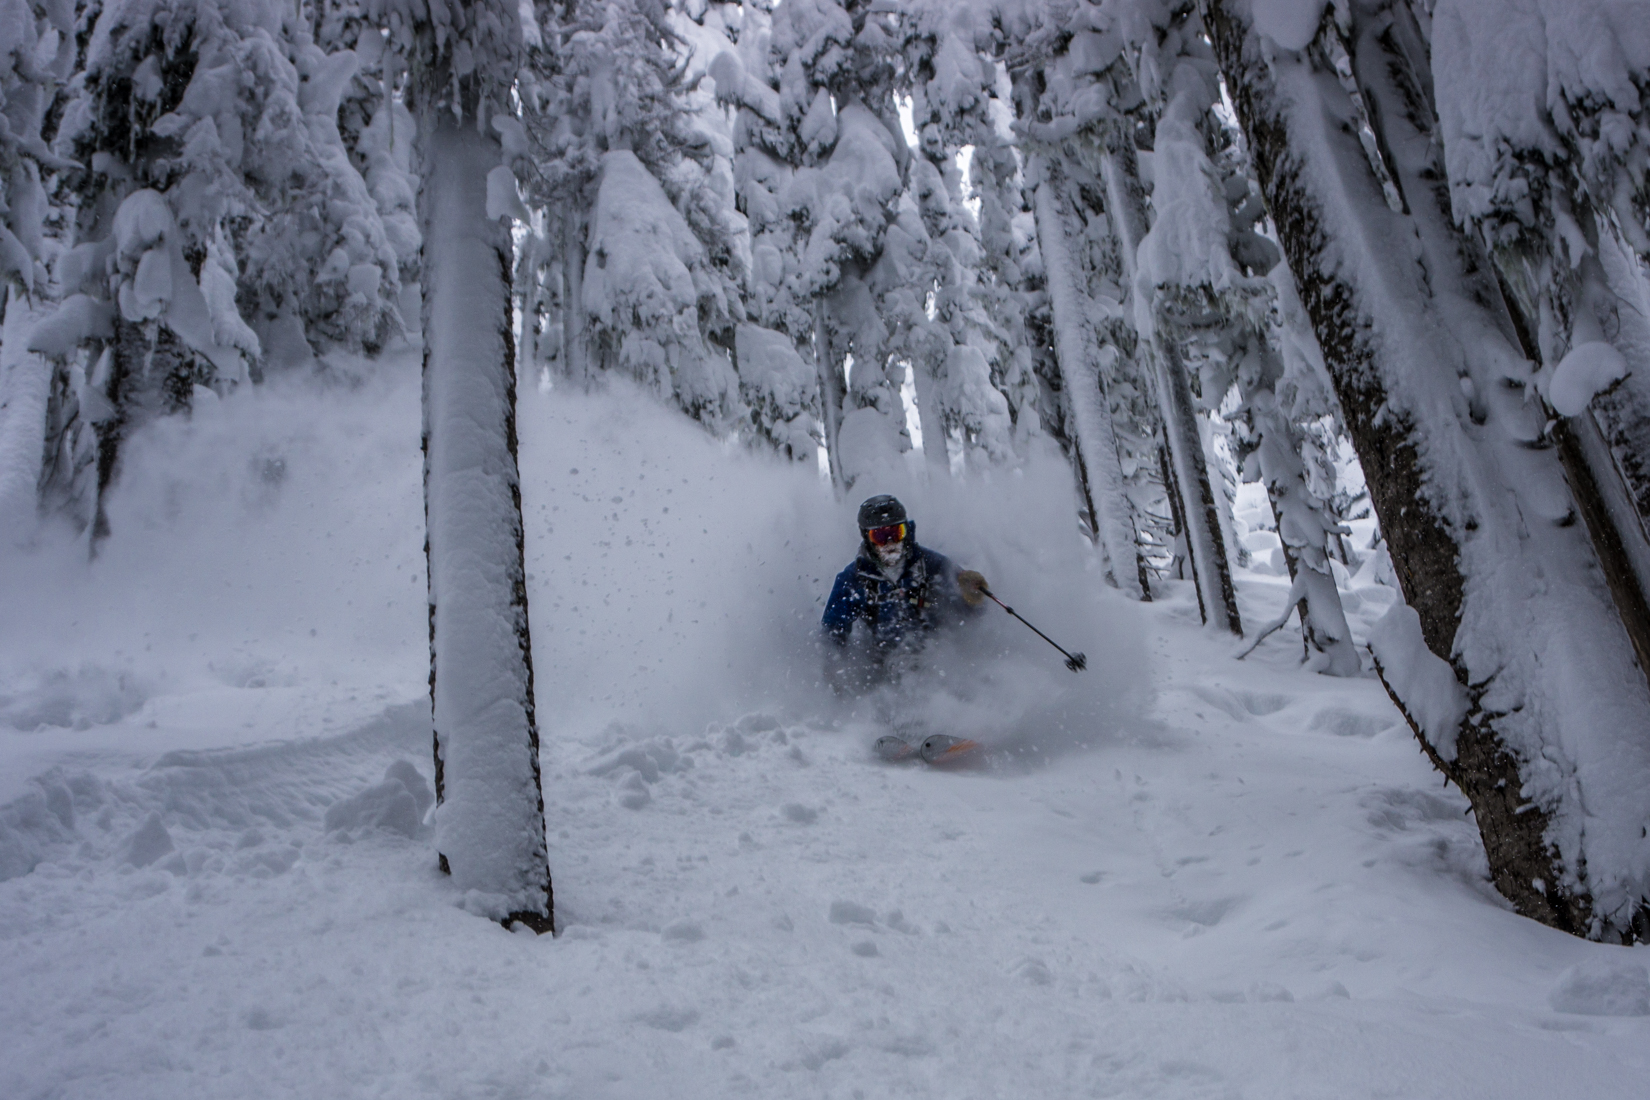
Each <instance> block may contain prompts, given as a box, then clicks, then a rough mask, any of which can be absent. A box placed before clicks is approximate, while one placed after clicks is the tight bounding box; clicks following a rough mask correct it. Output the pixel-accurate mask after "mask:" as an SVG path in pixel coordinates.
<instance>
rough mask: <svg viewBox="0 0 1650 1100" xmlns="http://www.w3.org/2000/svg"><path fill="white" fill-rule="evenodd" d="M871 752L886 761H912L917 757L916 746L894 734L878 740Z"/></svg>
mask: <svg viewBox="0 0 1650 1100" xmlns="http://www.w3.org/2000/svg"><path fill="white" fill-rule="evenodd" d="M871 751H872V752H874V753H876V754H877V755H878V756H879V757H881V758H882V759H884V760H912V759H915V758H916V755H917V747H916V746H915V745H913V744H911V742H909V741H907V740H905V739H904V738H903V737H895V736H894V735H893V734H888V735H886V736H884V737H879V738H877V740H876V743H875V744H874V745H872V746H871Z"/></svg>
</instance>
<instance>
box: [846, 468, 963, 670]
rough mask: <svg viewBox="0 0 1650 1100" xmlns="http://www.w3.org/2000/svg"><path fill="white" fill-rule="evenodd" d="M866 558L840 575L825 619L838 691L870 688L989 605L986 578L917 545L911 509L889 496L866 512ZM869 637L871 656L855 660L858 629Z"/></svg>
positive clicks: (862, 552) (862, 554)
mask: <svg viewBox="0 0 1650 1100" xmlns="http://www.w3.org/2000/svg"><path fill="white" fill-rule="evenodd" d="M859 530H860V535H861V536H862V538H861V541H860V546H859V556H858V557H857V558H855V559H854V561H853V562H852V563H850V564H849V566H848V568H846V569H844V570H843V571H842V572H841V573H839V574H837V578H836V584H835V585H834V586H833V587H832V589H831V598H830V601H829V602H828V603H827V604H826V605H825V615H824V618H823V619H822V620H821V626H822V627H823V629H824V635H825V638H826V640H827V646H826V654H827V667H826V675H827V677H828V679H829V680H830V683H831V686H832V688H833V689H834V690H836V691H838V692H842V691H845V690H850V689H854V688H860V687H864V686H868V685H869V684H870V683H872V682H874V681H876V680H880V679H883V678H885V677H887V676H888V675H889V674H890V673H891V672H893V671H896V670H897V669H898V667H899V663H898V662H897V661H895V660H893V659H894V658H896V657H897V656H898V655H901V654H906V655H908V654H911V653H914V652H916V650H917V649H919V648H921V645H922V641H923V639H924V638H925V637H926V636H927V635H928V634H929V633H930V632H932V631H933V630H934V629H936V628H937V627H939V626H941V625H946V624H951V623H957V622H961V621H963V620H965V619H966V618H968V616H969V615H970V614H972V613H973V612H974V611H976V610H977V609H978V608H979V607H980V605H981V603H982V602H983V600H984V598H985V597H984V593H985V591H986V589H987V585H986V583H985V577H983V576H982V575H980V574H979V573H977V572H975V571H974V570H972V569H962V570H959V569H958V568H957V565H956V563H955V562H953V561H952V560H951V559H950V558H948V557H946V556H945V555H944V554H940V553H937V552H935V551H933V550H929V549H926V548H924V547H922V546H919V545H917V539H916V525H915V524H914V523H912V522H911V518H910V517H909V516H908V515H906V512H905V506H904V505H903V504H901V503H900V502H899V501H898V500H896V499H895V498H893V497H891V496H888V495H886V494H884V495H882V496H874V497H872V498H870V499H869V500H867V501H866V502H865V503H863V504H861V505H860V506H859ZM856 622H863V623H864V624H865V625H866V628H867V630H868V632H869V635H870V638H869V643H870V644H869V650H870V652H869V654H868V655H867V657H865V658H864V659H861V660H857V661H856V660H854V659H852V658H853V655H852V654H850V652H849V641H850V638H851V636H852V634H853V629H854V623H856Z"/></svg>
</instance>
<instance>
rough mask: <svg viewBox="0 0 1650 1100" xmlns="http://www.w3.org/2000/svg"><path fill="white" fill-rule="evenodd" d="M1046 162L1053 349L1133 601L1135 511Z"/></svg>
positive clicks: (1108, 544) (1105, 534)
mask: <svg viewBox="0 0 1650 1100" xmlns="http://www.w3.org/2000/svg"><path fill="white" fill-rule="evenodd" d="M1038 159H1039V160H1041V161H1042V165H1041V172H1040V173H1039V175H1040V176H1041V178H1040V180H1039V181H1038V183H1037V192H1036V202H1037V207H1036V212H1037V218H1036V220H1037V242H1038V245H1039V247H1040V248H1041V250H1042V253H1043V271H1044V273H1045V277H1046V279H1047V280H1048V296H1049V304H1050V306H1051V308H1052V311H1053V314H1054V350H1055V355H1056V357H1057V358H1058V359H1059V362H1060V373H1061V375H1062V377H1063V378H1064V382H1065V384H1064V390H1065V396H1066V401H1067V408H1068V409H1069V410H1070V412H1071V419H1072V421H1073V423H1074V425H1075V427H1076V431H1074V432H1073V433H1072V435H1073V437H1074V441H1075V443H1076V451H1077V461H1078V463H1079V465H1080V469H1081V473H1082V481H1083V483H1084V486H1085V488H1086V490H1087V493H1088V498H1089V500H1090V501H1091V504H1092V508H1093V511H1094V523H1095V527H1096V531H1095V534H1096V535H1097V536H1098V540H1099V543H1100V547H1101V549H1103V550H1104V551H1105V553H1106V557H1107V559H1108V560H1109V561H1110V562H1111V572H1112V578H1113V580H1114V581H1115V582H1116V584H1117V587H1118V588H1120V589H1122V590H1123V591H1124V592H1125V593H1127V594H1128V595H1129V596H1132V597H1133V598H1134V599H1137V600H1140V599H1144V598H1145V596H1146V592H1147V582H1146V566H1145V560H1144V559H1143V558H1142V557H1141V555H1140V548H1139V546H1138V544H1137V539H1136V537H1135V528H1134V516H1133V510H1132V508H1131V506H1130V504H1129V499H1128V496H1127V494H1126V493H1125V492H1124V488H1123V467H1122V464H1121V462H1120V461H1119V459H1118V454H1117V438H1116V434H1115V430H1114V428H1113V426H1112V419H1111V408H1110V406H1109V405H1108V404H1107V401H1106V392H1105V389H1104V383H1103V382H1102V381H1101V377H1100V346H1099V342H1098V341H1097V339H1096V338H1095V334H1094V326H1093V324H1092V322H1091V321H1090V320H1089V318H1088V316H1087V313H1086V311H1085V305H1086V299H1087V295H1086V294H1084V293H1083V292H1082V290H1081V289H1080V288H1079V286H1078V283H1077V267H1076V261H1075V258H1074V257H1073V256H1072V255H1071V249H1070V246H1069V245H1068V243H1067V239H1066V236H1067V233H1068V232H1069V227H1070V224H1071V219H1070V218H1069V217H1068V216H1067V215H1066V212H1065V209H1064V199H1063V198H1062V197H1061V196H1060V193H1059V188H1060V184H1059V179H1058V175H1057V170H1056V169H1055V167H1054V165H1053V164H1052V163H1050V161H1049V160H1048V159H1047V158H1042V157H1039V158H1038Z"/></svg>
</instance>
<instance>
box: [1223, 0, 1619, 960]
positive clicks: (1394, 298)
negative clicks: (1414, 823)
mask: <svg viewBox="0 0 1650 1100" xmlns="http://www.w3.org/2000/svg"><path fill="white" fill-rule="evenodd" d="M1205 10H1206V20H1205V23H1206V27H1207V29H1208V31H1209V34H1210V37H1211V40H1212V42H1213V45H1214V48H1215V53H1216V56H1217V58H1218V60H1219V63H1220V66H1221V69H1222V71H1223V72H1224V75H1225V78H1226V83H1227V86H1228V89H1229V90H1230V92H1231V94H1232V98H1233V101H1234V103H1235V105H1236V108H1237V114H1238V118H1239V120H1240V122H1241V123H1242V126H1243V129H1244V132H1245V134H1246V135H1247V137H1248V140H1249V145H1250V151H1251V154H1252V156H1253V157H1254V161H1255V165H1256V168H1257V170H1258V173H1259V176H1260V179H1261V185H1262V189H1263V192H1264V194H1265V197H1266V201H1267V206H1268V209H1269V211H1270V213H1271V215H1272V217H1273V220H1274V222H1275V223H1276V225H1277V228H1278V234H1279V237H1280V239H1281V241H1282V243H1283V246H1284V252H1285V255H1286V256H1287V257H1288V261H1289V265H1290V268H1291V269H1292V271H1293V272H1294V275H1295V279H1296V283H1297V285H1298V286H1299V288H1300V290H1301V296H1302V300H1303V302H1304V304H1305V305H1306V308H1307V311H1308V314H1309V316H1310V317H1311V319H1312V324H1313V328H1314V330H1315V331H1316V334H1317V337H1318V343H1319V345H1320V347H1321V348H1322V349H1323V352H1324V357H1325V360H1326V362H1327V364H1328V366H1329V370H1330V374H1331V376H1332V379H1333V381H1334V384H1335V389H1336V391H1337V393H1338V395H1339V397H1340V401H1341V406H1342V409H1343V411H1344V413H1345V419H1346V424H1347V428H1348V430H1349V433H1350V435H1351V437H1352V441H1353V445H1354V446H1355V447H1356V449H1357V452H1358V457H1359V460H1360V462H1361V463H1362V466H1363V469H1364V472H1365V475H1366V477H1367V478H1368V481H1369V487H1370V496H1371V500H1372V502H1373V504H1374V506H1375V510H1376V513H1377V515H1378V517H1379V519H1380V523H1381V529H1382V531H1383V532H1384V533H1385V534H1386V537H1387V543H1388V547H1389V548H1390V550H1391V552H1392V560H1393V565H1394V568H1395V571H1396V573H1397V576H1398V580H1399V583H1400V586H1401V588H1402V592H1403V595H1404V597H1405V600H1406V601H1407V605H1408V606H1407V607H1403V606H1401V607H1398V608H1395V609H1394V611H1393V612H1392V613H1391V614H1390V615H1389V616H1388V619H1386V620H1383V623H1382V628H1381V629H1379V630H1378V633H1381V635H1382V638H1383V640H1382V641H1380V642H1379V643H1378V644H1377V646H1376V656H1377V659H1378V662H1379V664H1380V666H1381V667H1382V668H1383V671H1384V672H1385V673H1386V677H1385V678H1386V680H1387V685H1388V690H1389V691H1390V692H1391V693H1392V694H1393V697H1394V700H1395V702H1397V703H1398V705H1399V706H1400V708H1401V709H1402V710H1403V712H1404V714H1405V717H1406V718H1407V719H1408V720H1409V722H1410V724H1411V726H1412V727H1413V728H1414V729H1415V731H1416V734H1417V736H1418V737H1419V738H1420V740H1421V744H1422V747H1423V749H1424V750H1425V751H1426V752H1427V754H1428V755H1429V757H1431V759H1432V760H1433V762H1434V763H1435V764H1436V765H1437V766H1438V767H1439V768H1440V769H1441V770H1442V771H1443V772H1444V773H1445V775H1447V776H1448V777H1449V778H1450V779H1451V780H1452V781H1454V782H1455V783H1456V784H1457V785H1458V786H1459V787H1460V788H1461V789H1462V791H1463V792H1464V793H1465V794H1466V795H1467V797H1468V799H1469V800H1470V801H1471V803H1472V807H1473V811H1474V814H1475V816H1476V818H1477V821H1478V826H1479V830H1480V833H1481V835H1482V836H1483V839H1484V846H1485V851H1486V854H1487V855H1488V857H1489V865H1490V870H1491V874H1492V876H1493V878H1494V881H1495V885H1496V887H1497V889H1499V890H1500V891H1501V893H1502V894H1503V895H1505V896H1506V897H1507V898H1508V899H1509V900H1510V901H1512V903H1513V905H1514V906H1515V907H1516V908H1517V909H1518V911H1519V912H1521V913H1523V914H1525V915H1526V916H1530V917H1533V918H1535V919H1537V920H1540V921H1542V922H1543V923H1546V924H1549V925H1552V926H1553V927H1556V928H1560V929H1563V930H1565V931H1568V932H1571V933H1574V934H1577V935H1586V936H1589V937H1592V938H1596V939H1632V938H1634V937H1635V936H1636V935H1642V933H1643V923H1642V922H1643V921H1644V917H1645V909H1644V898H1645V896H1646V894H1647V893H1650V873H1647V872H1650V868H1647V866H1646V862H1647V860H1646V853H1645V852H1644V850H1643V845H1642V832H1643V829H1644V827H1645V824H1646V822H1650V743H1646V740H1645V737H1644V730H1645V729H1646V728H1650V690H1647V687H1646V683H1645V680H1644V676H1643V674H1642V673H1641V672H1640V671H1639V670H1638V669H1637V668H1636V667H1635V666H1634V662H1633V659H1632V647H1631V646H1630V644H1629V641H1628V638H1627V636H1626V632H1625V630H1624V629H1623V627H1622V623H1621V620H1620V618H1619V617H1618V615H1617V614H1616V610H1615V608H1614V606H1613V605H1612V604H1611V602H1610V599H1609V596H1608V593H1607V592H1606V590H1605V587H1604V584H1603V581H1602V579H1601V577H1600V573H1599V569H1600V567H1599V562H1598V558H1597V557H1596V556H1595V555H1594V553H1593V550H1592V547H1591V545H1590V544H1589V542H1588V540H1587V538H1586V535H1585V533H1584V531H1583V529H1582V528H1581V527H1580V525H1578V524H1576V522H1575V519H1576V516H1577V509H1576V505H1575V501H1574V498H1573V497H1572V495H1571V493H1570V491H1569V488H1568V486H1567V485H1566V484H1565V481H1564V476H1563V471H1562V469H1561V468H1560V464H1559V460H1558V457H1557V456H1556V455H1555V454H1554V453H1553V449H1552V448H1551V447H1549V446H1548V445H1547V444H1546V442H1545V440H1544V438H1543V434H1542V429H1543V422H1542V420H1543V418H1542V417H1541V416H1540V415H1539V413H1538V411H1536V410H1534V409H1532V408H1531V407H1530V406H1529V405H1528V404H1526V402H1525V401H1524V400H1523V393H1522V389H1523V386H1522V385H1521V383H1522V382H1523V381H1524V380H1525V379H1527V377H1528V369H1527V364H1526V363H1525V362H1524V361H1523V359H1522V357H1521V356H1519V355H1518V354H1517V352H1516V351H1515V350H1514V349H1513V348H1512V347H1511V345H1510V343H1509V340H1508V334H1507V333H1506V331H1505V327H1504V325H1503V323H1502V320H1503V319H1502V318H1501V317H1498V316H1496V315H1493V314H1492V313H1491V312H1490V311H1489V310H1488V309H1487V308H1486V306H1485V303H1486V302H1489V301H1491V300H1492V296H1493V284H1490V285H1489V286H1488V287H1486V282H1485V281H1486V278H1487V274H1486V271H1485V269H1484V267H1483V266H1482V265H1481V264H1479V263H1477V262H1476V261H1475V260H1474V253H1473V250H1472V249H1471V247H1470V246H1469V244H1468V242H1467V241H1466V240H1465V239H1464V238H1463V237H1462V236H1461V234H1460V233H1459V231H1458V230H1456V229H1455V227H1454V225H1453V223H1452V221H1451V220H1450V216H1449V211H1448V205H1447V202H1448V197H1447V194H1445V193H1443V190H1442V187H1441V184H1440V183H1439V181H1440V180H1441V178H1442V173H1441V171H1440V170H1438V168H1437V166H1436V165H1432V164H1431V163H1430V159H1429V158H1430V157H1431V156H1432V155H1433V150H1432V145H1431V143H1430V135H1429V134H1427V133H1424V132H1418V131H1417V130H1415V129H1413V128H1406V123H1405V120H1404V119H1402V118H1394V117H1392V115H1393V114H1397V112H1391V113H1389V114H1388V117H1387V118H1386V119H1385V120H1384V126H1383V131H1384V132H1383V133H1382V134H1381V135H1380V136H1382V137H1384V139H1385V141H1384V145H1385V146H1386V148H1388V149H1390V150H1392V151H1394V152H1395V153H1396V154H1397V158H1396V161H1395V171H1394V176H1395V177H1396V179H1397V181H1398V185H1399V187H1400V189H1401V191H1402V193H1403V194H1405V195H1406V196H1407V198H1406V200H1405V202H1406V203H1407V209H1404V210H1395V209H1392V208H1391V206H1389V203H1388V201H1387V200H1386V198H1385V196H1383V193H1382V187H1381V184H1380V181H1379V180H1378V179H1377V178H1376V175H1375V174H1374V173H1373V172H1372V170H1371V165H1370V161H1369V159H1367V158H1366V154H1365V150H1364V148H1363V146H1362V145H1361V144H1360V140H1359V136H1358V134H1359V129H1360V120H1359V118H1358V114H1359V112H1358V111H1357V110H1356V109H1355V105H1354V103H1353V101H1352V100H1351V99H1350V98H1349V96H1348V92H1347V89H1346V88H1345V87H1343V86H1342V85H1341V83H1340V82H1339V81H1338V79H1337V78H1336V76H1335V74H1334V72H1333V71H1332V70H1331V68H1330V65H1329V63H1328V62H1327V60H1326V58H1325V57H1324V55H1323V52H1322V50H1321V48H1320V47H1321V45H1322V43H1323V42H1324V41H1325V37H1324V36H1328V35H1333V34H1335V33H1336V31H1335V29H1334V27H1333V25H1332V24H1330V23H1328V22H1327V21H1326V25H1325V29H1324V32H1323V36H1320V39H1319V46H1314V47H1312V48H1310V49H1309V50H1308V51H1305V52H1301V53H1293V52H1290V51H1285V50H1281V49H1279V48H1277V47H1276V46H1275V45H1274V44H1270V43H1268V44H1263V43H1262V41H1261V39H1260V37H1259V35H1258V34H1257V33H1256V32H1255V30H1254V28H1253V26H1252V23H1251V21H1250V19H1249V17H1248V5H1247V4H1246V3H1242V2H1241V0H1207V3H1206V7H1205ZM1355 40H1356V39H1355ZM1357 41H1359V42H1360V48H1369V49H1370V50H1371V51H1372V55H1371V56H1370V57H1368V58H1367V59H1366V60H1367V62H1368V64H1367V66H1365V68H1367V69H1368V70H1370V71H1376V70H1381V71H1386V72H1391V71H1393V69H1392V66H1393V65H1394V64H1396V63H1397V59H1395V58H1390V57H1381V56H1375V49H1376V48H1375V47H1374V45H1373V44H1372V43H1365V42H1363V41H1362V40H1357ZM1406 158H1407V159H1406ZM1440 673H1441V674H1442V680H1440V679H1439V674H1440Z"/></svg>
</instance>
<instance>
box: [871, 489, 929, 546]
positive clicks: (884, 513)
mask: <svg viewBox="0 0 1650 1100" xmlns="http://www.w3.org/2000/svg"><path fill="white" fill-rule="evenodd" d="M896 523H903V524H905V537H906V538H907V539H910V540H913V541H914V540H915V538H916V533H917V525H916V524H914V523H912V522H911V517H910V516H908V515H906V514H905V505H903V504H901V503H900V502H899V500H898V499H896V498H895V497H891V496H889V495H888V494H887V493H883V494H882V495H881V496H874V497H871V498H870V499H869V500H867V501H866V502H865V503H864V504H861V505H860V506H859V529H860V532H861V533H864V532H866V531H871V530H874V529H876V528H878V527H891V526H893V525H894V524H896Z"/></svg>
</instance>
